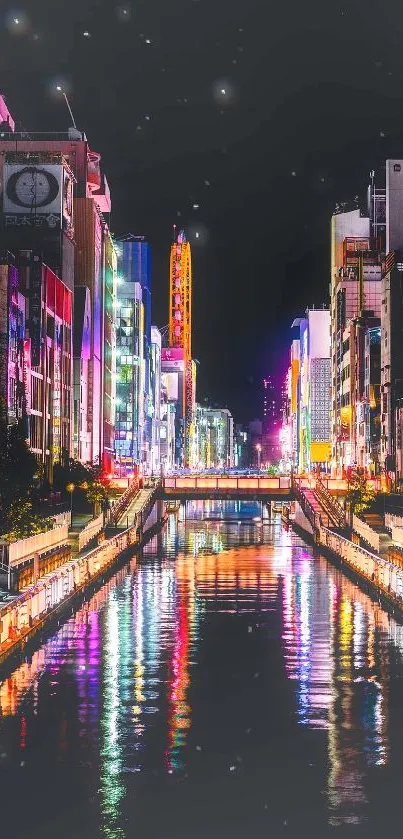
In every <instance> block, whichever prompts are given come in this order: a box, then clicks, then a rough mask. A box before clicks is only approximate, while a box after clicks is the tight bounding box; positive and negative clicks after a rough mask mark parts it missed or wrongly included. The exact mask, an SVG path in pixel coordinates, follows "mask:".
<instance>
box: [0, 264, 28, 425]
mask: <svg viewBox="0 0 403 839" xmlns="http://www.w3.org/2000/svg"><path fill="white" fill-rule="evenodd" d="M25 317H26V298H25V295H24V294H22V293H21V289H20V284H19V275H18V270H17V268H16V266H15V263H14V257H13V255H12V254H10V253H8V252H7V251H5V252H4V253H2V254H1V255H0V411H1V413H2V419H4V420H5V421H6V423H7V425H14V424H15V423H17V422H19V421H21V420H22V419H24V417H25V415H26V414H27V411H28V408H29V406H28V405H27V398H26V391H28V387H29V386H30V384H31V382H30V379H29V381H28V378H27V377H28V370H29V363H30V344H29V342H26V341H25ZM27 436H28V428H27Z"/></svg>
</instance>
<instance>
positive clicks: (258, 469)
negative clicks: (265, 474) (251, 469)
mask: <svg viewBox="0 0 403 839" xmlns="http://www.w3.org/2000/svg"><path fill="white" fill-rule="evenodd" d="M256 451H257V471H258V472H260V456H261V453H262V447H261V445H260V443H257V444H256Z"/></svg>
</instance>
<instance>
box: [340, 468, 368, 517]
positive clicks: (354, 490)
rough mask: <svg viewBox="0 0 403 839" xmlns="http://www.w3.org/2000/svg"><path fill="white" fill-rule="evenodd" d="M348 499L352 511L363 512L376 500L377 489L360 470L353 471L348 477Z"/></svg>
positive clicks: (352, 512)
mask: <svg viewBox="0 0 403 839" xmlns="http://www.w3.org/2000/svg"><path fill="white" fill-rule="evenodd" d="M346 500H347V503H348V505H349V508H350V512H351V514H352V515H353V514H354V513H363V512H364V511H365V510H368V508H369V507H370V506H371V504H372V503H373V501H374V500H375V490H374V488H373V486H372V484H370V483H368V481H367V479H366V477H365V476H364V475H363V474H362V473H361V472H359V470H358V469H357V470H354V471H351V472H350V474H349V476H348V479H347V495H346Z"/></svg>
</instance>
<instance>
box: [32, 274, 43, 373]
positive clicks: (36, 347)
mask: <svg viewBox="0 0 403 839" xmlns="http://www.w3.org/2000/svg"><path fill="white" fill-rule="evenodd" d="M29 334H30V338H31V353H32V355H31V365H32V367H39V365H40V362H41V340H42V263H41V262H40V260H39V257H37V259H36V260H35V261H34V262H33V263H32V265H31V273H30V289H29Z"/></svg>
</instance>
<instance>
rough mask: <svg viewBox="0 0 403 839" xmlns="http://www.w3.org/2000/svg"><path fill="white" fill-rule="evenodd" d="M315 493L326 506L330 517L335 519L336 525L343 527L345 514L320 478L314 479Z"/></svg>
mask: <svg viewBox="0 0 403 839" xmlns="http://www.w3.org/2000/svg"><path fill="white" fill-rule="evenodd" d="M315 494H316V495H317V496H318V500H320V501H322V502H324V505H325V507H326V506H327V507H328V508H329V509H328V510H327V512H328V513H329V516H330V518H333V519H334V520H335V522H336V524H337V526H338V527H345V526H346V514H345V511H344V510H343V507H342V506H341V504H339V502H338V501H337V500H336V498H334V497H333V495H332V494H331V492H329V490H328V488H327V487H325V485H324V484H323V483H322V481H321V480H320V478H317V479H316V485H315Z"/></svg>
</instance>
